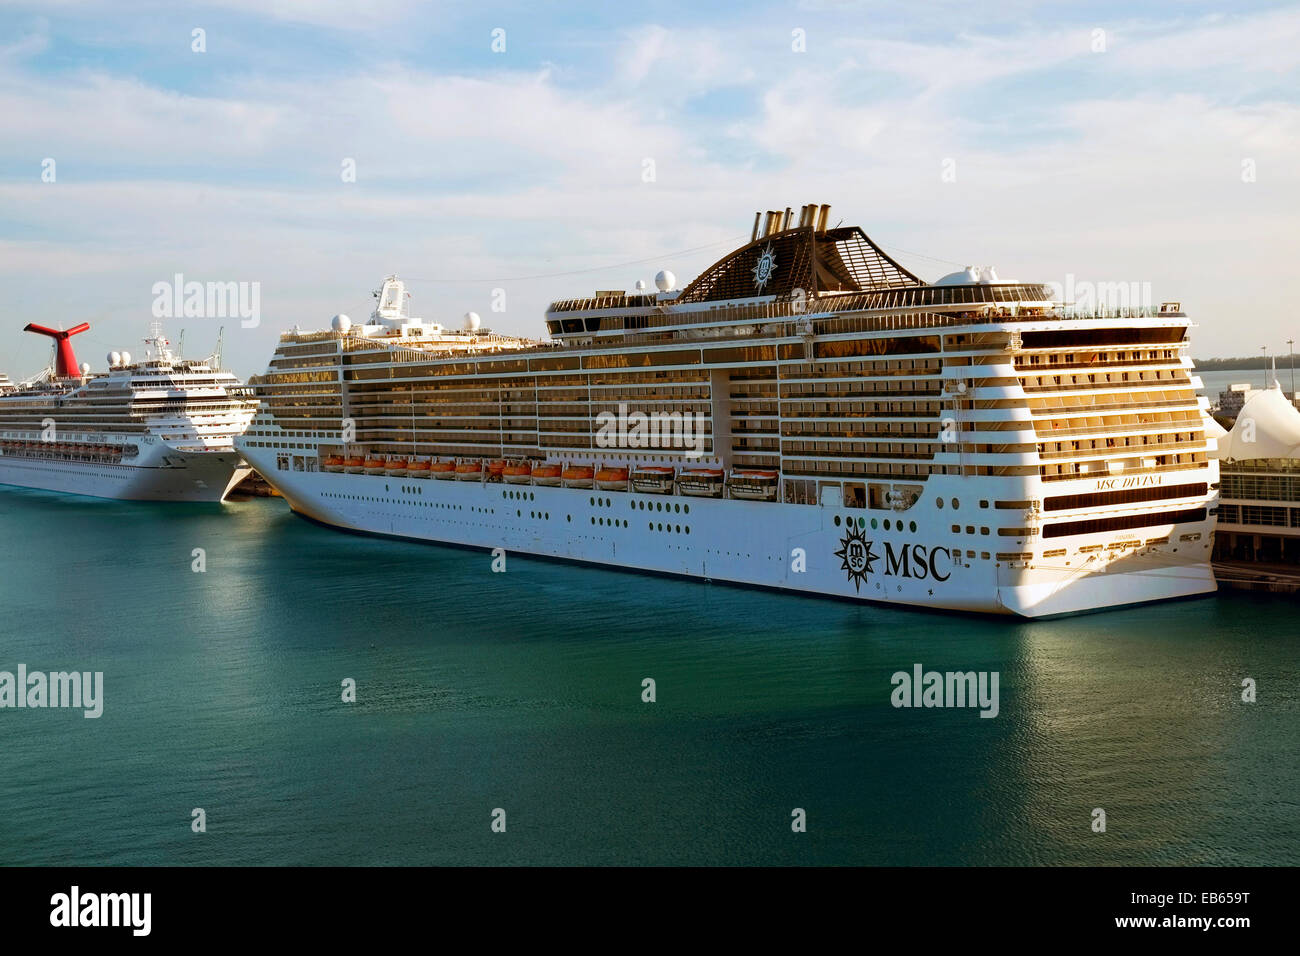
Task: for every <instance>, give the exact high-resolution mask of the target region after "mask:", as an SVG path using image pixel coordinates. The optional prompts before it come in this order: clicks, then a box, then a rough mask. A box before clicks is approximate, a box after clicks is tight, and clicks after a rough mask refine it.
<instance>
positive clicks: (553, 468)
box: [533, 465, 564, 485]
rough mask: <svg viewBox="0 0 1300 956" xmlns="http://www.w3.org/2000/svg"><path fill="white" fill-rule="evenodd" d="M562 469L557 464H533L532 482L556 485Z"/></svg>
mask: <svg viewBox="0 0 1300 956" xmlns="http://www.w3.org/2000/svg"><path fill="white" fill-rule="evenodd" d="M563 473H564V472H563V469H562V468H560V466H559V465H534V466H533V484H535V485H558V484H559V483H560V476H561V475H562V474H563Z"/></svg>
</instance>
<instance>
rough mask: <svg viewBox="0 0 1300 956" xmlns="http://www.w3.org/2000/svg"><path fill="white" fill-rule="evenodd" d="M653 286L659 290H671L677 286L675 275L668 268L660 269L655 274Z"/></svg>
mask: <svg viewBox="0 0 1300 956" xmlns="http://www.w3.org/2000/svg"><path fill="white" fill-rule="evenodd" d="M655 288H657V289H658V290H659V291H660V292H671V291H672V290H673V289H675V288H677V276H675V275H673V274H672V272H670V271H669V270H668V269H660V270H659V272H658V273H657V274H656V275H655Z"/></svg>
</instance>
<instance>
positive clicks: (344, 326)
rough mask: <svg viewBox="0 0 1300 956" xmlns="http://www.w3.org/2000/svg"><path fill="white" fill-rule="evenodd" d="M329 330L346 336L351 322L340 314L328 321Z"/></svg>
mask: <svg viewBox="0 0 1300 956" xmlns="http://www.w3.org/2000/svg"><path fill="white" fill-rule="evenodd" d="M330 328H331V329H333V330H334V331H335V332H338V333H340V334H342V335H347V334H348V330H349V329H351V328H352V320H351V319H349V318H348V317H347V316H346V315H344V314H343V313H342V312H340V313H339V314H338V315H336V316H334V318H332V319H330Z"/></svg>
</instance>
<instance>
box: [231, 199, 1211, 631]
mask: <svg viewBox="0 0 1300 956" xmlns="http://www.w3.org/2000/svg"><path fill="white" fill-rule="evenodd" d="M829 212H830V208H829V207H828V206H824V205H823V206H818V205H815V204H814V205H808V206H804V207H803V208H802V209H800V210H799V212H798V213H797V218H796V213H795V212H794V211H793V210H792V209H790V208H787V209H785V210H784V211H781V210H772V211H769V212H768V213H767V214H766V216H765V217H764V216H763V215H762V214H761V213H760V214H759V215H756V216H755V219H754V225H753V232H752V234H751V238H750V241H749V242H748V243H746V244H745V245H743V246H742V247H741V248H739V249H736V250H735V251H734V252H731V253H730V254H728V255H727V256H725V257H723V258H722V259H721V260H720V261H718V262H717V263H715V264H714V265H712V266H710V267H709V268H708V269H706V270H705V271H704V272H703V273H702V274H701V275H699V276H698V277H697V278H696V279H694V280H693V281H692V282H690V283H689V284H687V285H686V286H685V287H684V288H680V289H679V288H676V280H675V278H674V277H673V276H672V274H671V273H669V272H667V271H664V272H661V273H660V274H659V275H658V276H657V277H656V282H655V285H656V289H655V290H649V289H647V288H646V287H645V284H644V283H638V288H636V289H635V290H633V291H623V290H615V291H600V292H597V293H595V294H594V295H591V296H588V297H585V298H575V299H565V300H562V301H558V302H554V303H552V304H551V306H550V307H549V309H548V311H547V314H546V329H547V332H548V338H547V339H546V340H544V341H534V340H529V339H524V338H519V337H515V336H507V335H500V334H496V333H493V332H491V331H489V330H486V329H483V328H480V327H479V326H478V322H477V318H476V317H475V316H473V314H472V313H471V314H470V315H469V316H467V320H466V323H465V326H464V327H463V328H458V329H448V328H444V327H443V326H442V325H441V324H438V323H427V322H424V321H422V320H420V319H418V318H414V317H412V316H411V315H410V314H409V312H408V309H407V302H406V300H407V296H408V293H407V292H406V289H405V286H404V284H403V283H402V281H401V280H400V279H398V278H397V277H395V276H390V277H389V278H388V279H386V280H385V281H384V283H383V286H382V288H381V289H380V290H379V291H378V292H377V293H376V296H377V297H378V300H379V301H378V303H377V307H376V308H375V310H374V312H373V313H372V315H371V316H370V317H369V319H368V320H367V321H365V322H364V323H360V324H353V323H352V321H351V320H350V319H349V318H348V317H346V316H342V315H339V316H335V317H334V320H333V322H332V324H331V327H330V328H328V329H324V330H322V331H317V332H300V331H294V332H292V333H288V334H284V335H282V336H281V338H280V341H279V344H278V347H277V349H276V351H275V355H274V357H273V358H272V360H271V364H270V367H269V368H268V370H267V371H266V373H265V374H263V375H260V376H257V377H255V378H254V379H252V380H251V381H250V385H251V386H252V387H253V390H254V393H255V395H256V396H257V398H258V399H259V401H260V408H259V411H258V414H257V416H256V417H255V419H254V422H253V425H252V426H251V427H250V429H249V431H248V432H247V433H245V435H244V436H243V437H242V438H241V439H238V440H237V443H236V444H237V447H239V448H240V449H241V450H242V451H243V452H244V454H245V456H246V457H247V458H248V460H249V461H250V463H251V464H252V465H253V466H254V467H255V468H257V470H258V471H259V472H260V473H261V474H262V475H264V476H265V477H266V479H267V480H268V481H269V482H270V483H271V484H272V485H273V486H274V487H275V488H276V489H277V490H278V491H279V492H280V493H281V494H282V495H283V496H284V498H285V499H286V500H287V501H288V502H289V504H290V505H291V507H292V508H293V509H294V510H295V511H297V512H298V513H300V514H302V515H305V516H307V517H309V518H311V519H314V520H315V521H317V522H321V523H324V524H326V525H332V526H336V527H339V528H344V529H349V530H352V531H360V532H369V533H375V534H381V535H390V536H397V537H402V538H410V539H418V540H424V541H436V542H445V543H449V544H454V545H460V546H466V547H470V548H477V549H485V550H492V551H496V549H502V550H503V551H504V552H505V553H510V552H515V553H523V554H529V555H539V556H544V557H548V558H557V559H566V560H572V561H579V562H588V563H592V564H596V565H605V566H610V567H616V568H622V569H629V570H635V571H644V572H654V573H661V574H669V575H681V576H686V577H691V578H697V579H703V580H708V581H717V582H734V583H736V584H741V585H751V586H761V587H766V588H775V589H783V590H788V591H793V592H798V593H802V594H811V595H823V596H832V597H838V598H847V599H853V600H863V601H872V602H882V603H890V604H902V605H911V606H917V607H924V608H933V609H947V610H955V611H972V612H987V613H991V614H1004V615H1017V616H1021V617H1028V618H1035V617H1045V616H1055V615H1065V614H1073V613H1079V612H1086V611H1093V610H1098V609H1103V608H1110V607H1116V606H1122V605H1129V604H1136V603H1141V602H1149V601H1157V600H1162V599H1168V598H1179V597H1188V596H1192V595H1199V594H1206V593H1209V592H1212V591H1214V590H1215V586H1216V585H1215V580H1214V576H1213V572H1212V570H1211V567H1210V555H1211V550H1212V537H1213V531H1214V520H1215V510H1216V503H1217V486H1218V464H1217V461H1216V460H1215V459H1214V458H1213V456H1212V454H1211V452H1212V451H1213V449H1214V440H1213V438H1211V437H1209V436H1207V434H1206V429H1205V422H1206V420H1207V417H1208V416H1207V412H1206V408H1207V400H1206V399H1205V398H1204V397H1201V396H1198V394H1197V390H1198V388H1199V387H1200V385H1201V382H1200V379H1199V377H1197V376H1196V375H1195V374H1194V372H1193V367H1192V362H1191V360H1190V358H1188V355H1187V345H1188V328H1189V321H1188V319H1187V317H1186V316H1185V314H1184V313H1183V311H1182V309H1181V307H1180V306H1179V304H1178V303H1165V304H1163V305H1161V306H1160V307H1159V308H1138V307H1135V308H1131V309H1116V310H1110V311H1106V312H1084V311H1082V310H1079V309H1077V308H1074V307H1073V306H1071V305H1070V304H1069V303H1062V302H1059V301H1055V300H1054V291H1053V289H1052V287H1051V286H1049V285H1045V284H1041V283H1030V282H1017V281H1011V280H1007V279H1002V278H999V277H998V276H997V273H996V272H995V271H994V270H993V269H992V268H975V267H971V268H967V269H964V270H960V271H958V272H955V273H953V274H951V275H946V276H944V277H943V278H941V279H938V280H937V281H934V282H926V281H923V280H922V279H920V278H918V277H917V276H916V275H914V274H912V273H911V272H909V271H908V270H907V269H905V268H904V267H902V266H901V265H900V264H899V263H897V262H896V261H894V259H892V258H891V257H890V256H889V255H888V254H887V253H886V252H885V251H884V250H882V248H881V247H880V246H879V245H877V244H876V243H875V242H873V241H872V240H871V239H870V238H869V237H868V236H867V235H866V233H864V232H863V231H862V230H861V229H860V228H858V227H856V226H835V227H831V226H829V225H828V222H829ZM487 567H488V564H487V562H486V561H485V564H484V568H485V569H486V568H487Z"/></svg>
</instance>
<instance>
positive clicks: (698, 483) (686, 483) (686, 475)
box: [677, 468, 723, 498]
mask: <svg viewBox="0 0 1300 956" xmlns="http://www.w3.org/2000/svg"><path fill="white" fill-rule="evenodd" d="M722 477H723V476H722V469H721V468H683V469H682V473H681V474H680V475H678V476H677V488H678V490H680V491H681V493H682V494H684V495H692V496H693V497H696V498H721V497H722Z"/></svg>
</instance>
